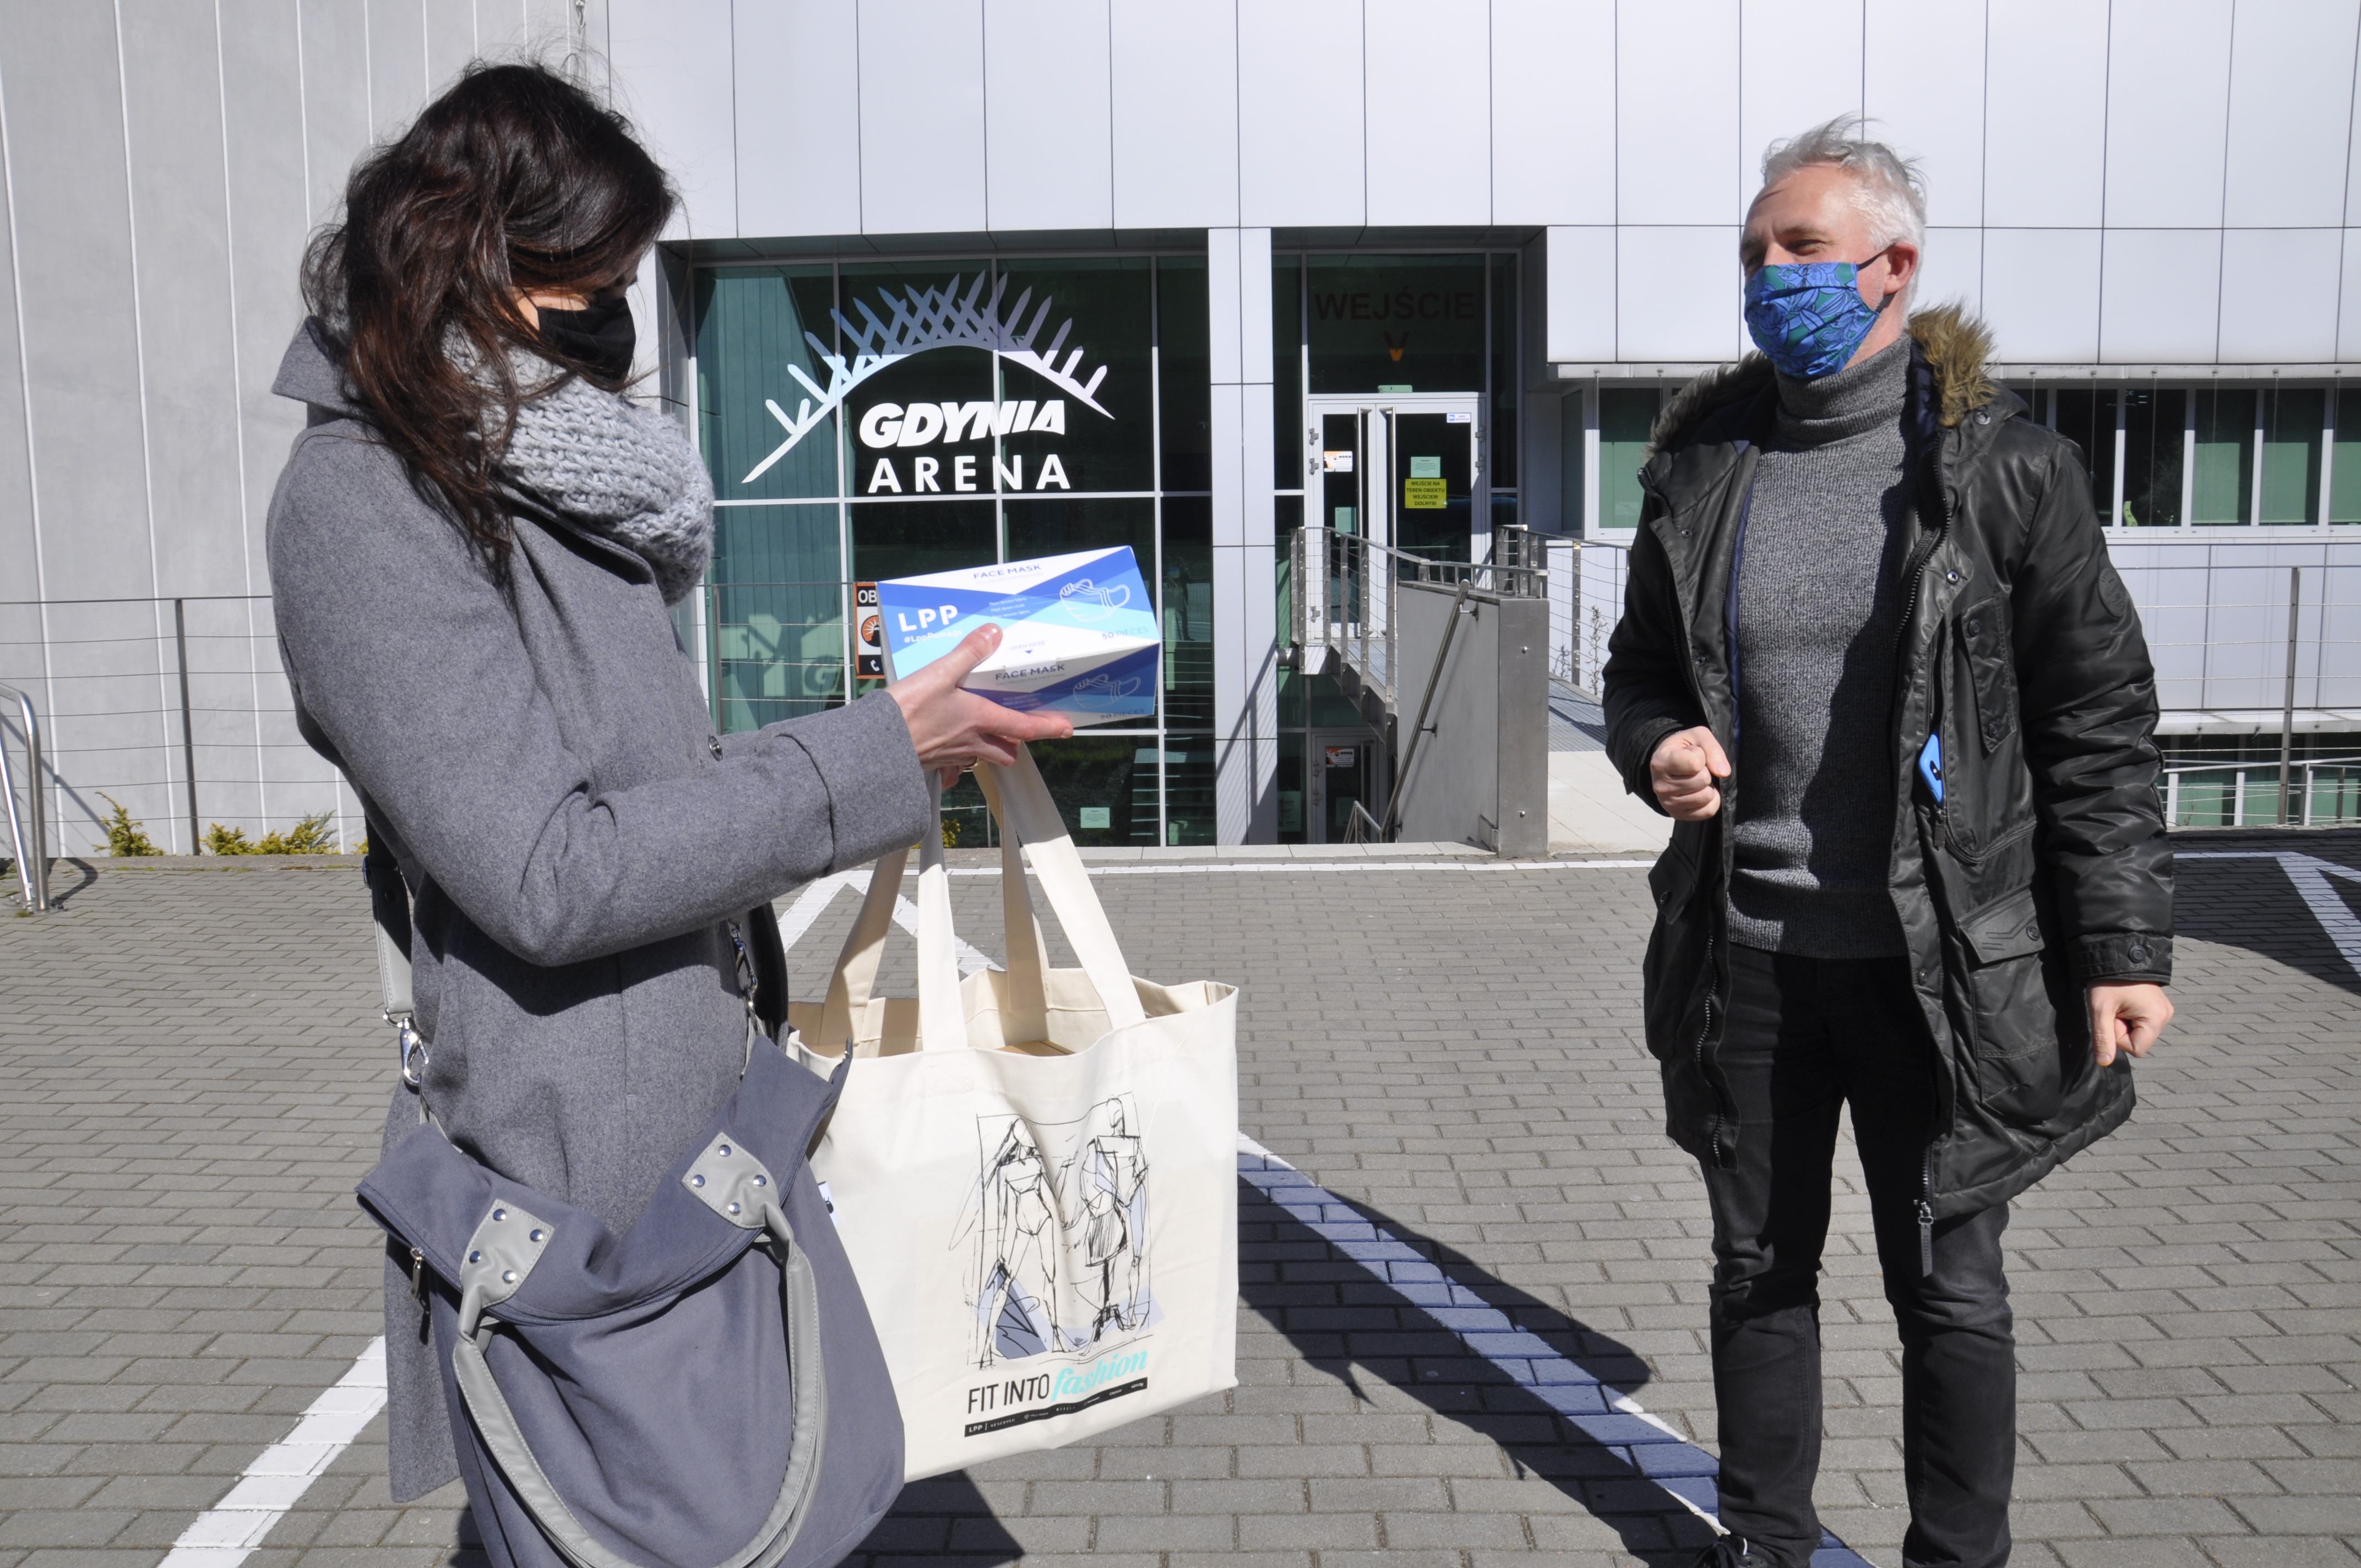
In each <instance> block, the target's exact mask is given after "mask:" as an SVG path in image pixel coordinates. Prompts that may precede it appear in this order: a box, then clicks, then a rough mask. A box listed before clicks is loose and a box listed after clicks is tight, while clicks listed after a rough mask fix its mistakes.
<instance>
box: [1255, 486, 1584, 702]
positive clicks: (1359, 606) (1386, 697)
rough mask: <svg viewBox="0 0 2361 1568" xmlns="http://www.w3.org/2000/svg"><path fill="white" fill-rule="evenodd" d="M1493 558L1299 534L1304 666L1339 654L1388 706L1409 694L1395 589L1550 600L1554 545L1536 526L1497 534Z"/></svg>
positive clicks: (1329, 533)
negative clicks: (1402, 672) (1407, 586)
mask: <svg viewBox="0 0 2361 1568" xmlns="http://www.w3.org/2000/svg"><path fill="white" fill-rule="evenodd" d="M1492 554H1493V559H1491V560H1489V561H1437V560H1434V559H1433V558H1432V557H1430V556H1425V555H1418V554H1412V553H1411V552H1410V551H1407V550H1399V549H1396V548H1395V547H1393V546H1392V545H1390V544H1382V543H1378V542H1376V541H1374V540H1371V539H1367V538H1364V537H1362V536H1361V535H1359V534H1352V533H1338V532H1334V530H1332V529H1327V528H1323V527H1320V526H1319V525H1317V524H1311V525H1307V526H1305V527H1302V528H1299V529H1297V530H1296V531H1295V536H1294V540H1293V542H1292V544H1291V546H1290V566H1291V572H1290V580H1291V581H1292V583H1293V600H1294V607H1293V608H1294V615H1293V621H1294V624H1293V626H1292V627H1291V628H1290V633H1291V638H1292V641H1294V643H1295V645H1296V647H1297V648H1298V649H1299V650H1300V651H1301V652H1300V653H1299V655H1298V657H1299V658H1300V659H1301V665H1300V667H1301V669H1302V670H1303V672H1304V673H1305V674H1320V673H1321V672H1322V671H1323V670H1324V669H1325V668H1326V667H1327V663H1328V658H1329V655H1330V654H1332V653H1334V655H1336V656H1337V657H1338V658H1339V659H1341V660H1342V661H1343V662H1344V663H1345V664H1346V665H1347V666H1349V667H1350V669H1351V672H1352V674H1353V676H1354V678H1355V679H1356V681H1358V682H1359V684H1360V685H1362V686H1363V687H1365V688H1367V690H1368V691H1369V692H1371V693H1372V694H1374V695H1375V696H1377V698H1378V701H1379V702H1381V703H1382V704H1383V705H1384V706H1385V707H1388V708H1394V707H1399V706H1400V702H1401V700H1402V699H1403V697H1404V696H1405V694H1404V693H1403V692H1402V691H1401V690H1400V683H1399V680H1398V678H1397V676H1398V672H1397V670H1396V669H1395V664H1396V663H1397V661H1396V652H1397V636H1396V620H1397V618H1396V615H1395V590H1396V588H1397V587H1400V585H1402V584H1404V583H1417V584H1422V585H1425V586H1428V587H1445V588H1448V587H1459V588H1464V589H1466V590H1467V591H1469V592H1472V593H1478V594H1489V595H1492V596H1494V597H1496V598H1547V597H1548V595H1549V565H1548V562H1549V555H1548V550H1547V547H1546V546H1545V545H1543V543H1541V542H1540V541H1539V540H1538V539H1537V538H1535V537H1534V536H1533V534H1532V531H1531V530H1530V529H1525V528H1521V527H1519V526H1516V525H1515V524H1510V525H1508V526H1506V527H1503V528H1501V529H1500V530H1499V531H1498V532H1496V533H1495V535H1494V544H1493V550H1492Z"/></svg>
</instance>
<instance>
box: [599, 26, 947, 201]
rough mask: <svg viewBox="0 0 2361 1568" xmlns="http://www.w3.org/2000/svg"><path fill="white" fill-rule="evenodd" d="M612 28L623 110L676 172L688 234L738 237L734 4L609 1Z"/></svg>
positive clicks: (659, 157) (618, 99) (649, 145)
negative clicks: (625, 64)
mask: <svg viewBox="0 0 2361 1568" xmlns="http://www.w3.org/2000/svg"><path fill="white" fill-rule="evenodd" d="M607 25H608V27H609V37H610V38H612V39H613V44H612V48H613V50H614V58H615V60H617V61H618V62H620V61H625V60H628V61H630V63H631V70H630V72H629V74H628V75H627V76H626V77H625V78H624V80H623V81H622V82H620V83H619V88H620V90H619V91H618V92H617V93H616V102H617V107H619V108H620V109H621V110H622V111H623V112H624V113H625V114H627V115H631V118H632V119H633V121H634V122H636V123H637V124H638V126H639V127H640V134H641V136H642V137H643V138H644V140H645V142H646V144H647V148H648V150H649V151H650V152H651V153H653V154H654V155H655V158H656V159H657V161H659V162H661V163H662V164H663V165H664V167H665V168H666V169H668V170H671V171H672V177H673V182H674V183H675V185H677V186H679V187H680V198H681V208H682V213H681V216H682V218H683V219H684V220H685V221H686V225H687V232H688V234H689V235H690V236H692V237H694V238H697V239H712V238H717V237H722V236H730V235H734V234H736V233H738V126H737V124H736V119H735V114H734V111H733V109H732V107H731V105H732V104H733V102H734V100H735V98H736V96H737V94H736V93H734V92H733V91H732V88H733V86H734V82H732V80H731V71H732V67H731V61H730V0H608V24H607ZM972 54H973V51H972V50H971V51H970V56H971V58H972Z"/></svg>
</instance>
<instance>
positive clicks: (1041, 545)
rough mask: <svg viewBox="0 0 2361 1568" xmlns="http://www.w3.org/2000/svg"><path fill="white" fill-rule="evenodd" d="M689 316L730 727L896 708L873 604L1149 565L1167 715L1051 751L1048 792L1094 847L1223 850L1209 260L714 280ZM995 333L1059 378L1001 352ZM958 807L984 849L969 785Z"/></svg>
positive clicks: (1046, 761) (711, 587)
mask: <svg viewBox="0 0 2361 1568" xmlns="http://www.w3.org/2000/svg"><path fill="white" fill-rule="evenodd" d="M693 302H694V307H695V310H696V315H697V325H696V340H697V393H696V395H697V411H696V427H697V435H698V438H699V441H700V444H701V446H702V450H703V452H704V455H705V457H706V461H707V464H708V468H709V471H710V473H711V475H712V478H713V484H714V490H715V494H716V498H717V502H718V506H717V510H716V525H715V548H714V564H713V569H712V573H711V576H710V578H709V581H708V587H707V589H706V592H705V595H704V597H703V599H702V601H701V604H700V609H701V612H702V613H701V617H700V619H701V620H702V623H703V635H704V638H705V641H706V647H705V650H704V652H705V655H706V658H707V660H708V668H709V671H710V674H711V676H712V682H711V691H712V696H713V715H714V721H715V724H716V725H717V727H719V728H720V729H727V730H740V729H753V728H756V727H759V726H761V725H764V724H769V723H773V722H775V721H777V720H779V719H783V718H794V717H796V716H797V715H800V714H806V713H810V712H814V711H817V710H818V709H820V708H824V707H835V706H838V705H840V704H842V703H843V702H845V701H847V700H848V699H849V698H851V697H853V696H860V695H861V694H862V692H863V691H864V690H866V689H868V688H869V687H870V686H872V685H874V684H875V683H874V680H873V679H872V678H868V677H864V676H862V675H861V674H858V673H857V672H856V671H855V670H854V669H853V667H852V652H853V650H852V646H851V639H850V634H849V633H850V629H849V627H848V622H847V618H848V614H849V611H850V609H851V594H852V584H853V582H854V581H855V580H860V581H873V580H875V579H878V578H881V577H898V576H914V575H917V574H920V573H926V572H935V571H944V570H948V569H950V568H953V567H959V566H969V565H982V564H984V563H987V562H991V561H994V560H1016V559H1022V558H1025V557H1027V556H1031V555H1040V554H1058V553H1061V552H1065V551H1071V550H1084V549H1099V548H1105V547H1108V546H1112V545H1116V544H1127V545H1129V546H1130V547H1131V549H1132V551H1133V553H1134V554H1135V555H1136V556H1137V558H1138V562H1139V568H1140V572H1141V575H1142V576H1144V577H1145V578H1147V579H1148V581H1149V582H1151V583H1154V584H1156V585H1157V587H1158V592H1159V598H1160V599H1161V600H1162V601H1163V602H1162V604H1161V605H1160V606H1159V608H1160V609H1161V610H1162V611H1163V621H1164V625H1165V627H1166V630H1167V646H1166V669H1165V681H1164V691H1163V693H1162V694H1161V696H1162V701H1161V702H1160V704H1159V707H1160V710H1161V711H1159V715H1158V717H1157V718H1156V720H1155V721H1154V722H1153V723H1152V724H1146V725H1140V726H1137V727H1126V728H1124V729H1092V730H1086V731H1084V732H1083V734H1082V736H1081V737H1078V738H1077V739H1076V740H1073V741H1071V742H1064V743H1061V744H1060V745H1059V746H1055V747H1048V748H1044V749H1043V751H1041V753H1040V761H1041V766H1042V772H1043V774H1044V776H1045V777H1047V778H1048V779H1049V783H1050V789H1051V793H1052V795H1054V796H1055V797H1056V798H1057V800H1058V802H1059V804H1060V807H1061V809H1062V810H1063V812H1064V815H1065V817H1066V821H1067V826H1068V827H1069V828H1070V829H1071V830H1072V831H1073V832H1074V835H1075V838H1076V839H1077V841H1078V842H1082V843H1085V844H1090V843H1099V844H1110V843H1115V844H1122V843H1141V844H1152V843H1159V842H1162V843H1198V842H1202V843H1210V842H1212V841H1213V832H1214V821H1213V812H1212V809H1211V804H1210V803H1211V799H1212V778H1213V773H1212V769H1213V745H1212V734H1211V729H1212V712H1211V707H1212V703H1211V696H1212V693H1211V672H1212V641H1213V595H1212V573H1211V570H1210V565H1211V562H1210V554H1211V552H1210V531H1209V529H1208V528H1207V526H1206V521H1205V519H1206V516H1207V515H1208V513H1209V507H1208V503H1207V502H1206V500H1205V499H1204V491H1205V489H1206V487H1207V486H1208V485H1209V484H1210V482H1211V473H1210V468H1211V465H1210V463H1209V461H1208V453H1209V449H1210V444H1209V439H1208V437H1209V425H1210V417H1211V416H1210V399H1211V370H1210V355H1209V352H1208V345H1207V330H1206V322H1207V313H1206V271H1205V260H1204V258H1203V257H1202V256H1184V257H1170V258H1149V257H1145V256H1119V257H1118V256H1109V257H1083V258H1057V259H1041V260H1025V259H999V260H994V259H990V258H976V259H972V260H959V259H951V260H939V261H893V262H859V263H853V262H846V263H840V264H836V263H818V264H810V265H795V266H764V267H715V268H708V269H702V270H701V271H700V272H699V274H698V275H697V280H696V286H695V289H694V291H693ZM987 318H988V319H987ZM994 323H997V330H998V331H999V332H1000V333H1001V334H1004V335H1005V336H1014V337H1016V338H1017V339H1019V340H1020V341H1022V342H1024V343H1026V344H1028V345H1030V346H1031V348H1033V349H1035V350H1038V354H1039V357H1038V358H1036V357H1033V356H1031V355H1029V354H1027V352H1026V351H1025V350H1023V349H1018V350H1007V349H1005V348H1004V350H1003V351H1002V352H999V353H995V352H994V351H993V349H992V348H991V347H990V346H988V345H989V344H990V343H991V342H992V328H993V324H994ZM947 324H948V326H949V328H950V330H948V331H947V330H944V329H945V327H946V325H947ZM946 339H948V341H946ZM979 340H980V341H979ZM880 355H884V356H891V357H890V358H888V360H887V362H886V363H884V365H883V366H882V367H881V366H879V365H878V364H877V360H876V356H880ZM864 360H865V361H866V363H864ZM855 376H857V379H852V378H853V377H855ZM1173 509H1178V515H1175V512H1174V510H1173ZM1168 546H1169V548H1168ZM1176 787H1178V788H1179V789H1180V793H1181V795H1182V797H1183V800H1184V805H1185V809H1179V810H1176V809H1174V807H1173V790H1174V789H1175V788H1176ZM946 806H947V810H949V811H950V814H951V820H952V823H953V826H954V828H956V829H957V830H960V831H961V832H962V834H967V833H968V832H969V830H970V829H971V828H972V836H970V837H968V838H967V839H966V841H968V842H970V843H973V844H982V843H983V842H985V841H986V840H987V837H988V835H987V833H986V832H985V831H984V829H983V812H982V801H981V797H980V796H979V795H977V792H976V790H975V786H974V785H973V784H972V782H971V783H967V784H961V786H960V787H959V788H958V789H956V790H954V791H953V792H952V793H951V795H950V797H949V798H948V799H947V802H946Z"/></svg>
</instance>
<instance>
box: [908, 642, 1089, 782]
mask: <svg viewBox="0 0 2361 1568" xmlns="http://www.w3.org/2000/svg"><path fill="white" fill-rule="evenodd" d="M999 646H1000V628H998V627H997V626H984V627H979V628H978V629H977V630H973V631H971V632H969V633H968V634H967V638H966V640H965V641H962V642H961V644H960V645H959V646H958V647H956V648H954V649H952V650H951V651H950V652H948V653H946V654H944V655H943V656H942V657H941V658H939V659H938V660H936V661H935V662H934V663H931V664H928V666H927V667H926V668H925V669H923V670H920V671H918V672H917V673H916V674H911V675H907V676H905V677H904V678H903V679H901V680H898V681H895V683H894V684H893V685H890V686H887V687H886V688H885V695H886V696H890V697H892V698H893V699H894V700H895V702H897V703H899V704H900V705H901V707H902V721H903V722H904V723H906V724H907V725H908V726H909V727H910V743H911V744H912V745H914V746H916V747H917V749H918V762H919V765H920V766H922V767H928V768H933V769H935V770H937V771H938V772H939V773H941V774H942V777H943V785H944V787H945V788H949V787H950V784H952V782H953V781H955V780H956V779H957V778H958V777H959V776H960V774H961V773H962V772H964V771H965V770H966V769H969V768H972V767H973V766H974V765H975V764H976V763H977V762H999V763H1002V764H1004V765H1005V764H1006V763H1009V762H1015V761H1016V748H1017V747H1019V746H1021V745H1023V744H1024V743H1025V742H1026V741H1027V740H1064V739H1065V738H1066V737H1067V736H1069V735H1071V734H1072V733H1073V732H1074V727H1073V726H1072V725H1071V724H1069V723H1067V722H1066V721H1065V720H1064V719H1062V718H1051V717H1049V716H1048V715H1046V714H1038V713H1019V712H1017V711H1016V709H1015V708H1013V707H1001V706H1000V704H998V703H996V702H994V701H993V700H992V699H991V698H990V697H983V696H976V695H975V694H974V693H973V692H969V691H961V690H960V683H961V681H963V680H965V679H967V677H968V672H969V671H971V670H972V669H974V668H975V667H976V666H977V665H978V664H981V663H983V662H984V661H985V660H986V659H988V658H990V657H992V651H993V650H994V648H997V647H999Z"/></svg>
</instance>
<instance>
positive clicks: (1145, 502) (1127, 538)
mask: <svg viewBox="0 0 2361 1568" xmlns="http://www.w3.org/2000/svg"><path fill="white" fill-rule="evenodd" d="M1002 516H1003V518H1004V519H1005V527H1006V529H1007V531H1008V559H1010V560H1011V561H1029V560H1031V559H1033V558H1034V557H1035V556H1037V555H1064V554H1070V553H1071V552H1073V551H1077V550H1112V549H1113V548H1115V546H1116V545H1118V544H1128V545H1130V546H1131V553H1132V554H1133V555H1134V556H1135V557H1136V558H1137V560H1138V562H1139V575H1140V576H1141V577H1142V578H1143V579H1146V578H1150V577H1153V576H1155V575H1156V502H1155V501H1154V500H1152V499H1149V498H1148V497H1146V496H1139V497H1131V496H1086V497H1084V498H1082V499H1080V500H1071V501H1069V500H1034V499H1030V498H1028V499H1025V500H1021V501H1020V500H1014V499H1012V500H1009V501H1007V502H1006V503H1005V505H1004V507H1003V510H1002Z"/></svg>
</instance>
